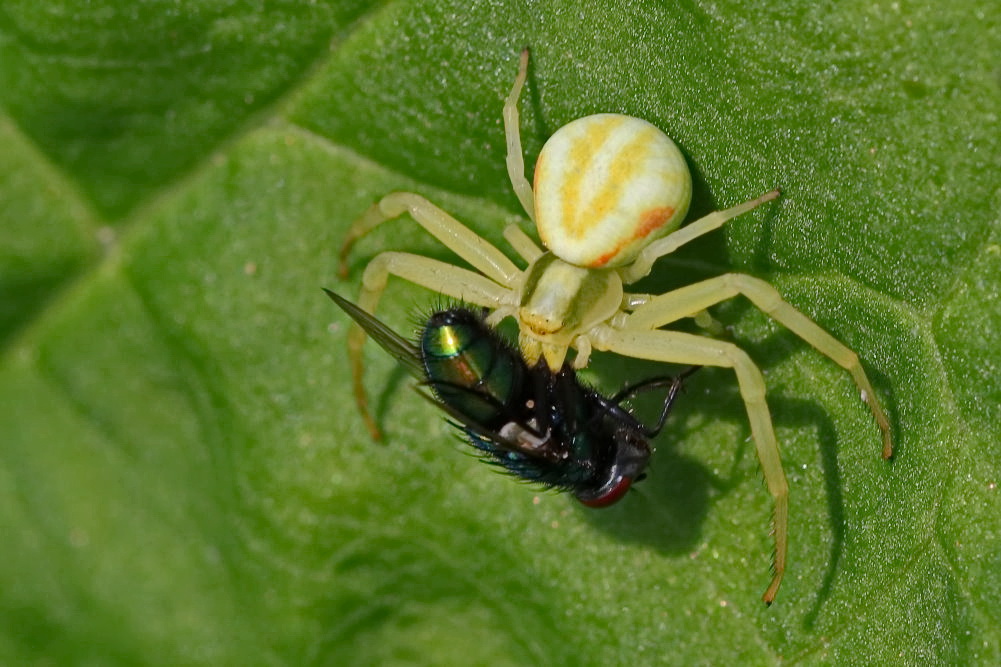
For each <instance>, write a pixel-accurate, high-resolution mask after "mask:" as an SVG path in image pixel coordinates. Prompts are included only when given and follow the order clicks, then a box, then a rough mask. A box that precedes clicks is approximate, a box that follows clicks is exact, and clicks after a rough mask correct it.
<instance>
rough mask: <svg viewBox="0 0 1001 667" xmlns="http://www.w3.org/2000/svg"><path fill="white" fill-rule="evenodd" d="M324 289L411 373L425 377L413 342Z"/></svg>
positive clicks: (418, 353)
mask: <svg viewBox="0 0 1001 667" xmlns="http://www.w3.org/2000/svg"><path fill="white" fill-rule="evenodd" d="M323 291H324V292H326V293H327V296H329V297H330V298H331V300H333V302H334V303H336V304H337V305H338V306H340V307H341V310H343V311H344V312H345V313H347V314H348V315H350V316H351V319H353V320H354V321H355V322H357V323H358V326H360V327H361V328H362V329H364V330H365V331H366V332H367V333H368V335H369V336H371V337H372V339H373V340H375V342H377V343H378V344H379V345H381V346H382V348H383V349H384V350H386V352H389V353H390V354H391V355H393V357H395V358H396V360H397V361H399V362H400V363H401V364H403V367H404V368H406V369H407V370H408V371H409V372H410V374H411V375H413V376H414V377H416V378H417V379H419V380H423V379H424V365H423V364H422V363H421V356H420V350H418V349H417V346H416V345H415V344H414V343H413V342H411V341H409V340H407V339H406V338H404V337H403V336H401V335H400V334H398V333H396V332H395V331H393V330H392V329H390V328H389V327H388V326H386V325H385V324H384V323H383V322H381V321H380V320H378V319H376V317H375V316H374V315H371V314H369V313H366V312H365V311H364V310H362V309H361V308H359V307H358V306H356V305H355V304H353V303H351V302H350V301H348V300H347V299H345V298H344V297H342V296H340V295H339V294H336V293H334V292H331V291H330V290H328V289H327V288H325V287H324V288H323Z"/></svg>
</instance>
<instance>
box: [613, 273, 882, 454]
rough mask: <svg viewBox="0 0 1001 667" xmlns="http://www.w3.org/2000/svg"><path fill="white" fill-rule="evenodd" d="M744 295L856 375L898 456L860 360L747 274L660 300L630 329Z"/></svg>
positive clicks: (637, 314)
mask: <svg viewBox="0 0 1001 667" xmlns="http://www.w3.org/2000/svg"><path fill="white" fill-rule="evenodd" d="M738 295H744V296H745V297H747V298H748V299H750V301H751V302H752V303H753V304H754V305H755V306H757V307H758V308H759V309H760V310H762V311H763V312H764V313H766V314H767V315H768V316H770V317H771V318H772V319H774V320H775V321H776V322H778V323H779V324H781V325H783V326H784V327H786V328H787V329H789V330H790V331H792V332H793V333H795V334H796V335H797V336H799V337H800V338H802V339H803V340H804V341H806V342H807V343H809V344H810V345H812V346H813V347H814V348H816V349H817V351H819V352H820V353H821V354H823V355H824V356H826V357H827V358H829V359H831V360H832V361H834V362H835V363H836V364H838V365H839V366H841V367H842V368H844V369H845V370H847V371H848V373H849V374H851V376H852V379H853V380H854V381H855V386H856V387H857V388H858V390H859V394H860V396H861V397H862V400H863V401H865V403H866V405H868V406H869V410H870V412H872V416H873V418H874V419H875V420H876V424H877V425H878V426H879V429H880V431H881V432H882V436H883V458H885V459H888V458H890V456H892V455H893V439H892V434H891V429H890V422H889V420H887V418H886V414H885V413H884V412H883V408H882V406H881V405H880V404H879V400H878V399H877V398H876V392H875V391H873V388H872V385H871V384H870V383H869V378H868V377H866V374H865V370H864V369H863V368H862V364H861V363H859V358H858V355H857V354H855V352H853V351H852V350H850V349H849V348H848V347H846V346H845V345H844V344H843V343H841V341H839V340H838V339H837V338H835V337H834V336H832V335H831V334H829V333H827V332H826V331H825V330H824V329H822V328H821V327H820V326H819V325H818V324H816V323H815V322H814V321H813V320H811V319H810V318H808V317H807V316H806V315H804V314H803V313H801V312H799V311H798V310H796V309H795V308H794V307H793V306H792V305H791V304H790V303H788V302H787V301H785V300H784V299H783V298H782V295H781V294H779V292H778V290H776V289H775V288H774V287H772V286H771V285H769V284H768V283H767V282H765V281H764V280H760V279H758V278H753V277H751V276H748V275H744V274H742V273H725V274H723V275H721V276H717V277H716V278H710V279H709V280H704V281H702V282H698V283H695V284H693V285H687V286H685V287H682V288H680V289H677V290H674V291H671V292H668V293H666V294H662V295H660V296H657V297H654V298H653V299H651V300H650V301H648V302H646V303H645V304H643V305H642V306H640V307H638V308H637V309H636V310H635V311H633V312H632V314H630V315H628V316H627V317H626V320H625V323H624V324H623V328H624V329H656V328H659V327H661V326H664V325H665V324H669V323H670V322H674V321H676V320H679V319H681V318H683V317H691V316H692V315H695V314H697V313H699V312H700V311H704V310H705V309H706V308H708V307H709V306H712V305H714V304H717V303H719V302H721V301H725V300H727V299H730V298H732V297H735V296H738Z"/></svg>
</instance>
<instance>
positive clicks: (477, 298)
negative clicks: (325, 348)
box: [348, 252, 509, 440]
mask: <svg viewBox="0 0 1001 667" xmlns="http://www.w3.org/2000/svg"><path fill="white" fill-rule="evenodd" d="M390 275H394V276H398V277H400V278H403V279H404V280H407V281H410V282H412V283H414V284H416V285H420V286H421V287H426V288H428V289H429V290H431V291H433V292H437V293H439V294H443V295H445V296H450V297H453V298H455V299H459V300H460V301H464V302H465V303H471V304H476V305H478V306H485V307H487V308H497V307H498V306H499V305H501V304H502V303H503V302H504V301H505V299H507V297H508V294H509V290H508V289H507V288H505V287H502V286H501V285H498V284H497V283H495V282H493V281H492V280H490V279H488V278H485V277H483V276H481V275H480V274H478V273H476V272H474V271H470V270H469V269H463V268H461V267H458V266H453V265H452V264H446V263H445V262H441V261H438V260H436V259H431V258H429V257H422V256H420V255H413V254H410V253H405V252H383V253H380V254H378V255H376V256H375V258H374V259H372V261H371V262H369V264H368V266H366V267H365V273H364V274H363V275H362V285H361V292H360V293H359V295H358V308H360V309H361V310H363V311H365V312H366V313H369V314H375V309H376V307H377V306H378V305H379V299H380V297H381V296H382V292H383V291H384V290H385V288H386V283H387V282H388V280H389V276H390ZM367 337H368V333H367V332H366V331H365V330H364V329H363V328H362V327H361V326H359V325H358V324H357V323H354V324H353V325H352V326H351V330H350V331H349V332H348V356H349V358H350V360H351V376H352V379H353V382H354V393H355V402H356V403H357V404H358V410H359V412H361V415H362V419H363V420H364V421H365V425H366V426H367V427H368V430H369V432H370V433H371V434H372V438H373V439H375V440H379V439H380V438H381V437H382V436H381V433H380V432H379V427H378V426H377V425H376V423H375V419H374V418H373V417H372V413H371V411H370V410H369V407H368V396H367V394H366V392H365V383H364V375H365V369H364V362H363V357H362V347H363V346H364V344H365V339H366V338H367Z"/></svg>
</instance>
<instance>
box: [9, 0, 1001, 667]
mask: <svg viewBox="0 0 1001 667" xmlns="http://www.w3.org/2000/svg"><path fill="white" fill-rule="evenodd" d="M613 4H614V3H605V2H588V3H580V2H571V1H563V2H560V1H552V2H523V3H512V2H482V1H481V2H472V3H468V2H452V3H446V2H437V1H434V2H412V3H405V2H390V3H386V4H383V5H380V6H376V7H370V6H368V3H364V2H355V3H350V2H326V3H324V2H270V3H259V2H258V3H250V2H243V3H240V2H221V1H217V2H198V1H192V2H185V3H175V2H167V1H166V0H164V1H160V2H143V3H135V2H125V1H124V0H98V1H96V2H89V3H82V2H69V1H63V2H59V1H58V0H57V1H53V2H45V3H38V2H28V1H26V0H20V1H18V0H8V1H6V2H4V3H2V4H0V80H2V82H3V86H2V87H0V109H2V113H0V146H2V148H0V342H2V346H3V347H2V351H0V355H2V356H0V535H2V538H0V542H2V543H0V547H2V548H0V552H2V556H0V662H3V663H5V664H15V663H18V664H24V663H39V664H130V663H131V664H139V663H144V664H179V663H184V664H194V663H202V664H283V663H285V664H288V663H293V664H339V665H340V664H359V665H368V664H372V665H376V664H378V665H384V664H394V663H425V664H432V663H433V664H492V665H502V664H512V665H514V664H519V665H520V664H546V663H550V664H593V665H607V664H657V663H667V664H672V663H673V664H699V663H703V664H726V663H729V664H734V663H736V662H737V661H739V662H741V663H742V664H775V663H778V662H793V663H809V664H813V663H821V662H832V663H835V662H836V663H839V664H873V663H877V664H878V663H882V664H889V663H894V664H935V663H938V664H943V663H947V664H962V663H979V664H997V663H998V662H1001V638H999V634H1001V633H999V632H998V628H1001V612H999V610H1001V555H999V554H1001V489H998V488H997V485H998V484H999V483H1001V463H999V461H1001V457H999V456H998V454H999V441H1001V437H999V435H1001V407H999V406H1001V333H999V332H1001V305H999V302H998V293H999V283H1001V279H999V276H1001V234H999V210H1001V185H999V173H1001V145H999V143H1001V140H999V139H1001V133H999V132H998V118H999V114H1001V68H999V66H998V61H997V54H998V53H1001V26H999V15H998V12H997V8H996V7H995V6H994V3H993V2H987V1H984V2H976V1H974V0H957V1H956V2H950V3H940V2H932V1H931V0H924V1H923V2H889V1H887V2H876V3H873V2H871V1H867V2H855V1H849V2H822V3H800V2H792V1H791V0H768V1H767V2H743V1H742V2H715V3H710V2H705V3H701V2H700V3H689V2H685V3H673V2H631V3H618V6H613ZM526 45H527V46H530V47H531V48H532V54H533V56H532V63H531V66H530V76H529V82H528V86H527V89H526V93H525V96H524V97H523V105H522V129H523V134H524V140H525V148H526V152H527V154H528V162H529V164H531V162H532V161H533V160H534V156H535V155H536V154H537V153H538V150H539V148H540V147H541V145H542V142H543V141H544V140H545V138H546V137H547V136H549V135H550V134H551V133H552V132H553V131H555V130H556V129H557V128H559V127H560V126H561V125H563V124H565V123H566V122H568V121H570V120H572V119H574V118H577V117H580V116H583V115H586V114H588V113H594V112H599V111H613V112H623V113H628V114H631V115H636V116H640V117H642V118H645V119H647V120H649V121H651V122H653V123H655V124H656V125H658V126H659V127H661V128H662V129H664V131H665V132H667V134H669V135H670V136H672V137H673V138H674V139H675V140H676V141H677V143H678V145H679V146H680V147H681V149H682V150H683V152H684V153H685V154H686V156H687V157H688V160H689V163H690V165H691V167H692V170H693V175H694V179H695V201H694V204H693V214H700V213H705V212H708V211H710V210H713V209H714V208H717V207H721V206H728V205H732V204H735V203H738V202H741V201H744V200H746V199H748V198H750V197H752V196H755V195H757V194H760V193H761V192H763V191H765V190H767V189H769V188H771V187H781V188H782V190H783V197H782V198H781V199H780V200H779V201H778V202H776V203H774V204H769V205H768V206H766V207H763V208H762V209H760V210H758V211H756V212H754V213H752V214H749V215H747V216H744V217H742V218H740V219H738V220H734V221H733V222H731V223H729V225H728V226H727V227H726V228H725V229H724V230H722V231H720V232H718V233H716V234H713V235H711V236H710V237H709V238H706V239H703V240H700V241H699V242H697V243H695V244H692V245H691V246H688V247H685V248H684V249H682V250H681V251H679V252H678V253H676V255H674V256H672V257H669V258H666V259H665V260H663V261H661V262H660V263H659V264H658V265H657V267H656V268H655V271H654V273H653V275H652V276H651V277H650V278H649V279H647V280H646V281H644V282H643V283H641V284H640V286H639V288H638V289H641V290H644V291H664V290H666V289H670V288H671V287H673V286H677V285H680V284H684V283H687V282H691V281H692V280H696V279H699V278H702V277H708V276H711V275H715V274H718V273H721V272H724V271H728V270H740V271H746V272H748V273H751V274H753V275H756V276H760V277H763V278H765V279H767V280H769V281H770V282H772V283H773V284H774V285H776V286H777V287H778V288H779V289H780V290H781V291H782V293H783V294H784V295H786V296H787V298H788V299H789V300H790V301H791V302H792V303H793V304H794V305H796V306H797V307H799V308H801V309H802V310H803V311H805V312H806V313H807V314H809V315H810V316H812V317H814V318H815V319H816V320H817V321H818V322H820V323H821V324H822V325H823V326H824V327H826V328H827V329H829V330H830V331H831V332H832V333H833V334H835V335H836V336H837V337H839V338H840V339H842V340H843V341H845V342H846V343H847V344H848V345H850V346H851V347H852V348H854V349H855V350H857V351H858V352H859V354H860V356H861V358H862V360H863V363H864V364H865V366H866V368H867V369H868V370H869V372H870V376H871V377H872V379H873V381H874V384H875V385H876V389H877V392H878V393H879V395H880V397H881V398H882V399H883V401H884V403H885V405H886V407H887V409H888V411H889V413H890V415H891V419H892V421H893V424H894V432H895V436H896V438H897V444H898V450H897V451H898V454H897V456H896V458H895V460H894V461H893V462H891V463H889V464H887V463H884V462H883V461H881V460H880V458H879V449H880V443H879V438H878V433H877V431H876V429H875V427H874V425H873V424H872V423H871V419H870V417H869V416H868V413H867V411H866V410H865V408H864V406H863V405H862V404H861V403H860V402H859V401H858V399H857V396H855V394H854V389H853V386H852V385H851V382H850V380H849V379H848V377H847V375H846V374H845V373H844V372H842V371H841V370H840V369H839V368H837V367H836V366H834V365H833V364H832V363H830V362H829V361H828V360H826V359H825V358H823V357H821V356H820V355H818V354H817V353H815V352H814V351H812V350H811V349H810V348H809V347H808V346H806V345H805V344H803V343H802V342H800V341H799V340H797V339H796V338H795V337H794V336H793V335H792V334H790V333H788V332H786V331H784V330H782V329H781V328H780V327H778V326H777V325H775V324H774V323H772V322H770V321H769V320H768V319H767V318H766V317H764V316H763V315H761V314H760V313H758V312H757V311H755V310H754V309H752V308H750V307H749V306H748V305H747V304H746V302H742V301H740V300H738V301H735V302H733V303H731V304H726V305H724V306H721V307H720V308H717V309H715V311H714V312H715V314H716V315H717V317H719V318H720V319H722V320H723V321H724V322H725V323H726V324H727V325H728V326H730V327H732V336H733V338H734V339H735V340H736V341H737V342H738V343H739V344H741V345H742V346H743V347H744V348H745V349H747V350H748V351H749V352H750V353H751V355H752V356H753V357H754V358H755V360H756V361H758V362H759V363H760V365H761V367H762V369H763V371H764V373H765V377H766V380H767V382H768V385H769V390H770V394H769V401H770V405H771V408H772V412H773V415H774V418H775V423H776V429H777V433H778V437H779V440H780V442H781V444H782V447H783V452H784V457H785V465H786V471H787V473H788V476H789V481H790V484H791V488H792V501H791V525H790V528H791V546H790V553H789V569H788V572H787V575H786V579H785V583H784V585H783V588H782V590H781V591H780V593H779V597H778V600H777V602H776V603H775V604H774V605H773V606H772V607H771V608H766V607H764V605H762V604H761V602H760V599H759V596H760V594H761V593H762V591H763V590H764V587H765V586H766V585H767V583H768V580H769V570H768V566H769V556H770V550H771V542H770V538H769V534H768V530H769V529H768V522H769V518H770V500H769V498H768V495H767V493H766V492H765V490H764V488H763V485H762V483H761V476H760V472H759V469H758V466H757V462H756V460H755V457H754V454H753V447H752V446H751V444H750V442H749V433H748V427H747V424H746V420H745V417H744V414H743V406H742V404H741V402H740V398H739V395H738V394H737V391H736V383H735V380H734V378H733V376H732V373H729V372H726V371H723V370H705V371H703V372H701V373H699V374H698V375H697V376H696V377H694V378H693V379H692V381H691V382H690V383H689V387H688V391H687V392H686V394H685V395H684V396H683V397H682V398H681V399H680V400H679V404H678V407H677V409H676V411H675V413H674V414H673V415H672V417H671V419H670V421H669V425H668V427H667V428H666V429H665V432H664V433H663V434H662V435H661V437H660V438H659V439H658V441H657V445H658V452H657V454H656V455H655V458H654V462H653V466H652V469H651V471H650V472H651V474H650V476H649V478H648V479H647V480H646V481H644V482H643V484H641V485H639V486H638V487H637V491H636V492H634V493H632V494H630V496H629V497H628V498H627V499H626V500H625V501H623V502H622V503H620V504H619V505H617V506H615V507H614V508H611V509H609V510H605V511H600V512H599V511H593V510H587V509H585V508H583V507H579V506H578V505H576V504H575V503H574V502H573V501H572V500H571V499H569V498H567V497H563V496H558V495H553V494H547V493H537V492H536V491H535V490H533V489H531V488H530V487H525V486H523V485H519V484H515V483H513V482H511V481H509V480H506V479H504V478H502V477H500V476H498V475H497V474H496V473H495V472H494V471H492V470H491V469H490V467H488V466H485V465H482V464H480V463H478V462H477V461H476V460H475V459H474V458H473V457H471V456H468V455H466V448H465V447H464V446H463V445H462V444H461V443H460V442H459V441H458V440H457V439H456V438H455V437H454V434H453V433H451V431H450V429H449V427H448V425H447V424H446V423H445V421H444V420H443V418H442V416H441V415H440V414H437V413H436V411H435V410H434V409H433V408H431V407H430V406H429V405H427V404H426V403H424V402H423V401H421V400H419V399H418V398H417V397H416V396H415V395H414V394H413V392H412V391H410V390H409V389H408V388H407V385H408V384H409V381H408V380H407V379H406V378H405V376H404V374H403V373H402V372H401V371H399V370H398V369H394V367H393V363H392V361H391V360H390V359H389V358H388V356H387V355H385V354H384V353H382V352H381V351H380V350H378V349H377V348H376V347H375V346H374V345H371V346H369V347H370V349H369V350H368V357H367V358H368V360H369V362H370V366H369V372H368V375H367V378H366V380H367V383H368V387H369V389H370V391H371V392H372V393H373V396H374V398H375V405H376V410H377V415H378V418H379V420H380V423H382V424H383V426H384V428H385V430H386V433H387V440H386V443H385V444H383V445H377V444H374V443H372V442H371V441H369V440H368V438H367V436H366V434H365V432H364V430H363V428H362V424H361V421H360V419H359V418H358V415H357V414H356V412H355V410H354V406H353V404H352V397H351V392H350V380H349V377H348V373H347V369H346V351H345V344H344V334H345V331H346V325H347V320H346V317H345V316H344V315H343V314H342V313H341V312H339V311H338V310H337V309H336V308H335V307H334V306H333V304H331V303H330V301H329V300H328V299H327V298H326V297H325V296H324V295H323V294H322V292H321V291H320V286H327V287H331V288H333V289H336V290H338V291H339V292H341V293H342V294H345V295H346V296H349V297H353V296H354V295H355V294H357V281H358V277H359V275H360V272H361V269H362V268H363V266H364V264H365V262H366V261H368V260H369V259H371V257H372V256H374V254H376V253H377V252H378V251H379V250H380V249H382V248H390V247H391V248H397V249H401V248H402V249H408V250H411V251H414V252H419V253H421V254H427V255H430V256H433V257H437V258H441V259H445V260H449V261H452V260H453V258H452V257H451V256H450V255H449V253H448V252H447V251H445V250H443V249H442V248H441V247H440V246H439V245H438V244H437V243H435V242H434V241H433V240H432V239H430V238H429V237H427V236H426V235H425V234H423V233H421V232H420V231H419V230H418V229H416V225H414V224H413V223H412V222H408V221H406V220H401V221H399V222H396V223H392V224H390V225H387V226H386V227H385V228H383V229H380V230H379V231H377V232H376V233H375V234H373V235H372V236H371V237H370V238H368V239H366V240H364V241H363V242H362V243H360V244H359V246H358V247H357V249H356V251H355V253H354V254H353V260H352V266H351V268H352V273H351V276H350V278H349V280H348V281H346V282H340V281H338V279H337V277H336V275H335V268H336V254H337V250H338V248H339V246H340V242H341V239H342V238H343V235H344V233H345V230H346V228H347V225H348V224H349V223H350V221H351V220H352V219H353V218H354V217H356V216H357V215H358V214H359V213H360V212H361V211H363V210H364V209H365V207H366V206H367V205H369V204H370V203H371V202H372V201H374V200H375V199H376V198H377V197H378V196H380V195H381V194H384V193H386V192H389V191H392V190H396V189H413V190H417V191H419V192H421V193H422V194H425V195H427V196H428V197H429V198H431V199H432V200H434V201H436V202H438V203H440V204H441V205H442V206H443V207H444V208H446V209H447V210H449V211H451V212H453V213H454V214H456V215H457V216H458V217H460V219H462V220H465V221H467V222H468V223H469V224H470V225H471V226H472V228H473V229H475V230H476V231H477V232H479V233H482V234H483V235H484V236H485V237H486V238H488V239H490V240H492V241H495V242H497V243H498V244H499V245H501V247H505V246H504V245H503V242H502V239H501V237H500V230H501V229H502V228H503V225H504V224H505V223H507V222H510V221H519V220H520V221H522V223H523V224H524V220H523V219H522V217H521V216H519V207H518V204H517V201H516V199H515V197H514V195H513V194H512V193H511V191H510V187H509V184H508V182H507V180H506V174H505V171H504V135H503V129H502V126H501V116H500V111H501V105H502V102H503V98H504V96H505V95H506V93H507V91H508V89H509V87H510V85H511V82H512V80H513V77H514V75H515V72H516V68H517V62H516V61H517V53H518V51H519V50H520V49H521V48H522V47H523V46H526ZM525 227H526V229H527V228H528V227H527V225H526V226H525ZM433 301H434V297H433V296H431V295H428V294H427V293H426V292H424V291H422V290H420V289H418V288H415V287H413V286H409V285H405V284H402V283H401V282H399V281H395V282H393V283H392V284H391V285H390V289H389V291H388V294H387V298H386V300H385V302H384V308H383V309H382V310H381V315H382V316H383V317H384V318H385V319H386V320H387V321H388V322H389V323H390V324H391V325H392V326H394V327H395V328H396V329H398V330H401V331H406V330H408V329H409V327H410V326H411V319H412V318H413V317H414V314H415V313H417V314H418V315H419V314H420V313H421V312H422V309H426V308H427V306H428V305H429V304H431V303H432V302H433ZM415 304H417V308H416V310H415ZM424 312H426V311H424ZM658 372H665V369H664V368H662V367H659V366H656V365H653V364H648V363H645V362H639V361H626V362H622V361H621V360H618V359H615V358H612V357H608V356H600V355H599V356H597V357H596V359H595V362H594V364H593V371H591V372H589V375H588V377H589V378H591V379H593V381H595V382H597V383H598V384H600V385H601V386H602V387H604V388H605V389H606V390H609V391H610V390H614V389H616V388H617V387H619V386H621V384H622V383H623V382H626V381H629V380H630V378H632V379H636V378H637V377H647V376H650V375H653V374H655V373H658ZM649 407H650V406H649V405H647V406H646V408H644V407H643V406H642V405H641V406H640V408H641V410H642V409H648V408H649Z"/></svg>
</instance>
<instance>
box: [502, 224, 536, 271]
mask: <svg viewBox="0 0 1001 667" xmlns="http://www.w3.org/2000/svg"><path fill="white" fill-rule="evenodd" d="M504 238H505V239H507V242H508V243H510V244H511V247H512V248H514V251H515V252H516V253H518V254H519V255H521V257H522V259H524V260H525V261H526V262H528V263H529V264H531V263H532V262H534V261H535V260H537V259H539V257H541V256H542V249H541V248H539V246H537V245H535V241H533V240H532V238H531V237H530V236H529V235H528V234H526V233H525V232H524V231H522V229H521V227H519V226H518V225H515V224H511V225H508V226H507V227H505V228H504Z"/></svg>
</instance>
